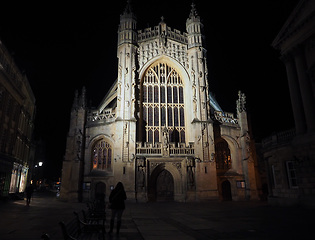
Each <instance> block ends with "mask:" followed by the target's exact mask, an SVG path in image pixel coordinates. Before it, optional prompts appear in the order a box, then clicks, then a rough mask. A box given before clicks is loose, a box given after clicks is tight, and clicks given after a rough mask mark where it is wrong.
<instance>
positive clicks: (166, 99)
mask: <svg viewBox="0 0 315 240" xmlns="http://www.w3.org/2000/svg"><path fill="white" fill-rule="evenodd" d="M142 96H143V97H142V121H143V125H144V128H145V133H146V134H145V139H144V141H146V142H161V139H162V129H163V128H164V126H166V127H167V129H168V131H169V137H170V141H171V142H185V116H184V110H185V105H184V91H183V82H182V79H181V76H180V74H179V73H178V72H177V71H176V70H175V69H174V68H173V67H171V66H170V65H168V64H166V63H163V62H159V63H156V64H154V65H153V66H151V67H150V68H148V70H147V71H146V73H145V74H144V79H143V82H142Z"/></svg>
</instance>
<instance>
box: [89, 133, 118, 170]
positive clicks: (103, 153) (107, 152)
mask: <svg viewBox="0 0 315 240" xmlns="http://www.w3.org/2000/svg"><path fill="white" fill-rule="evenodd" d="M112 155H113V154H112V146H111V145H110V144H109V143H108V142H107V141H105V140H104V139H102V140H99V141H97V142H96V143H95V144H94V145H93V147H92V169H98V170H108V171H111V169H112Z"/></svg>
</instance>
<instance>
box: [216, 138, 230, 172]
mask: <svg viewBox="0 0 315 240" xmlns="http://www.w3.org/2000/svg"><path fill="white" fill-rule="evenodd" d="M215 159H216V165H217V168H218V169H229V168H231V167H232V164H231V153H230V149H229V146H228V144H227V142H226V141H225V140H224V139H222V140H221V141H219V142H217V143H216V144H215Z"/></svg>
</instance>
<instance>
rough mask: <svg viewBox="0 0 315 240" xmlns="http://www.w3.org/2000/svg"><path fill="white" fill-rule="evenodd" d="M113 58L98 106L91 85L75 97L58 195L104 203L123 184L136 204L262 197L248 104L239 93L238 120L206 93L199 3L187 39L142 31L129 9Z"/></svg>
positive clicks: (164, 30)
mask: <svg viewBox="0 0 315 240" xmlns="http://www.w3.org/2000/svg"><path fill="white" fill-rule="evenodd" d="M183 24H185V23H183ZM117 58H118V65H117V79H116V80H115V81H113V82H114V83H113V85H112V87H111V89H109V90H108V92H107V93H104V95H105V97H104V99H103V101H101V102H100V104H99V106H98V107H96V108H89V107H88V106H87V104H86V102H87V99H86V98H87V97H86V96H87V94H86V90H85V88H83V89H82V92H80V93H79V92H76V93H75V98H74V102H73V106H72V109H71V120H70V128H69V133H68V137H67V145H66V152H65V157H64V161H63V168H62V179H61V193H60V198H61V199H63V200H68V201H78V200H79V201H81V200H93V199H94V198H95V196H96V195H97V194H98V193H105V194H106V196H107V197H108V195H109V193H110V189H111V188H112V187H113V186H115V185H116V183H117V182H118V181H121V182H123V184H124V185H125V189H126V192H127V195H128V199H134V200H137V201H164V200H171V201H172V200H173V201H179V202H185V201H203V200H211V199H222V200H244V199H251V200H252V199H258V196H259V192H258V189H259V188H260V187H259V186H258V183H257V182H258V181H257V178H258V176H257V164H256V157H255V156H256V153H255V149H254V148H253V147H252V146H253V144H252V140H251V137H250V135H251V133H250V129H249V127H248V121H247V112H246V97H245V95H244V94H243V93H242V92H239V97H238V99H236V100H237V103H236V104H235V109H236V115H235V114H234V113H227V112H224V111H223V110H222V109H221V107H220V106H219V104H218V103H217V102H216V100H215V99H214V98H213V96H212V95H211V94H210V90H211V89H210V88H209V83H208V74H211V73H209V72H208V63H207V50H206V46H205V36H204V34H203V23H202V22H201V20H200V16H199V15H198V13H197V11H196V7H195V5H194V4H193V5H192V8H191V12H190V14H189V16H188V18H187V21H186V32H181V31H178V30H176V29H172V28H171V27H170V26H168V25H167V24H166V22H165V21H164V19H163V18H162V19H161V21H160V22H159V24H158V25H157V26H154V27H149V28H146V29H142V30H141V29H138V28H137V18H136V16H135V14H134V12H133V10H132V8H131V6H130V3H129V2H128V3H127V6H126V8H125V10H124V12H123V14H122V15H121V16H120V23H119V28H118V42H117ZM104 81H105V79H104Z"/></svg>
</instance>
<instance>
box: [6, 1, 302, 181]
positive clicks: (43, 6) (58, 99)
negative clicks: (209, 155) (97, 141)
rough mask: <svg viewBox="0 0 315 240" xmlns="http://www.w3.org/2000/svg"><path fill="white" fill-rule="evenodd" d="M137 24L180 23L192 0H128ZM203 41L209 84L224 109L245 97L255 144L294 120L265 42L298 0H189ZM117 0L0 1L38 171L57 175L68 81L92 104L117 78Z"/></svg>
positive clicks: (280, 71) (70, 89)
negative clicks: (41, 156) (40, 156)
mask: <svg viewBox="0 0 315 240" xmlns="http://www.w3.org/2000/svg"><path fill="white" fill-rule="evenodd" d="M132 2H133V3H132V4H133V9H134V12H135V13H136V15H137V19H138V29H144V28H146V27H153V26H156V25H158V23H159V22H160V20H161V16H164V19H165V20H164V21H165V22H166V23H167V25H168V26H170V27H171V28H172V29H174V28H175V29H178V30H181V31H182V32H183V31H186V30H185V28H186V19H187V18H188V16H189V13H190V9H191V3H192V1H191V0H160V1H144V0H138V1H137V0H134V1H132ZM195 3H196V8H197V11H198V13H199V15H200V16H201V19H202V21H203V24H204V30H205V35H206V41H207V51H208V52H207V55H208V69H209V77H208V80H209V85H210V91H211V92H213V93H214V95H215V97H216V99H217V101H218V102H219V104H220V105H221V107H222V108H223V110H224V111H227V112H234V113H235V112H236V104H235V102H236V100H237V97H238V96H237V92H238V90H241V91H242V92H244V93H245V95H246V96H247V105H248V106H247V110H248V113H249V114H250V116H251V122H252V128H253V135H254V138H255V140H256V142H260V141H261V139H262V138H264V137H268V136H269V135H270V134H272V133H273V132H277V131H283V130H287V129H290V128H292V127H294V123H293V117H292V110H291V103H290V97H289V90H288V84H287V78H286V73H285V67H284V64H283V63H282V62H281V61H280V59H279V56H280V53H279V52H278V50H275V49H273V48H272V47H271V43H272V41H273V40H274V38H275V37H276V35H277V34H278V32H279V31H280V30H281V28H282V26H283V25H284V23H285V21H286V19H287V18H288V17H289V15H290V13H291V12H292V10H293V9H294V8H295V6H296V5H297V3H298V0H256V1H249V0H245V1H237V0H225V1H223V0H222V1H221V0H220V1H202V0H195ZM125 5H126V0H116V1H97V2H96V1H93V2H92V1H89V2H88V1H81V2H80V3H79V2H76V3H75V4H70V3H67V4H65V1H60V2H58V1H42V2H39V3H38V2H37V3H36V4H35V3H33V2H31V1H9V3H7V4H2V5H1V9H2V13H1V14H0V39H1V41H2V42H3V44H4V45H5V46H6V47H7V49H8V50H9V52H10V53H11V54H12V56H13V57H14V59H15V62H16V64H17V65H18V67H19V68H20V70H21V71H23V72H25V74H26V75H27V77H28V80H29V82H30V84H31V87H32V89H33V92H34V95H35V98H36V107H37V113H36V119H35V139H43V140H44V141H45V142H46V154H47V159H46V162H45V165H46V168H45V169H46V174H47V177H48V178H55V177H58V176H59V175H60V169H61V166H62V159H63V156H64V153H65V145H66V136H67V132H68V129H69V116H70V109H71V105H72V102H73V97H74V91H75V89H79V90H81V89H82V86H85V87H86V88H87V97H88V101H89V102H90V103H91V105H92V106H95V107H97V106H98V104H99V103H100V101H101V100H102V99H103V97H104V96H105V94H106V93H107V91H108V89H109V87H110V86H111V84H112V83H113V82H114V80H115V79H116V77H117V57H116V50H117V30H118V24H119V15H120V14H121V13H122V12H123V10H124V8H125Z"/></svg>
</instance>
